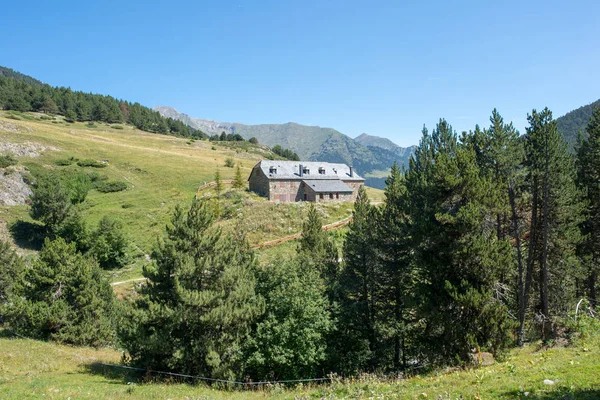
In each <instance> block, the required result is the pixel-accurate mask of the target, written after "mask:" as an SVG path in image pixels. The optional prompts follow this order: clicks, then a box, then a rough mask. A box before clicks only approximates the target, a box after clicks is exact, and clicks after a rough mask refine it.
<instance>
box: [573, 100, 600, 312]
mask: <svg viewBox="0 0 600 400" xmlns="http://www.w3.org/2000/svg"><path fill="white" fill-rule="evenodd" d="M586 133H587V139H583V138H580V144H579V146H578V150H577V155H578V159H577V183H578V185H579V187H580V189H581V190H582V192H583V194H584V197H585V203H584V205H585V208H584V213H583V215H584V220H583V221H582V223H581V232H582V233H583V235H584V240H583V241H582V242H581V244H580V246H579V254H580V256H581V259H582V263H583V266H584V271H583V273H584V277H583V282H581V283H580V285H579V286H580V291H581V292H583V293H584V294H585V295H586V296H588V297H589V299H590V300H592V301H594V302H595V301H598V290H597V286H598V277H599V276H600V201H599V199H600V108H595V109H594V112H593V114H592V118H591V119H590V121H589V122H588V124H587V127H586ZM581 289H582V290H581Z"/></svg>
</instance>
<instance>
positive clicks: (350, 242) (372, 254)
mask: <svg viewBox="0 0 600 400" xmlns="http://www.w3.org/2000/svg"><path fill="white" fill-rule="evenodd" d="M377 222H378V215H377V210H376V209H374V208H373V206H371V204H370V201H369V197H368V195H367V191H366V190H365V188H364V187H363V186H361V187H360V188H359V189H358V195H357V198H356V201H355V203H354V212H353V215H352V221H351V222H350V224H348V233H347V234H346V240H345V241H344V248H343V259H344V269H343V272H342V274H341V277H340V292H341V299H342V300H341V308H342V310H341V315H342V316H341V318H340V319H341V324H342V328H341V329H342V332H343V335H344V338H343V342H344V346H343V347H342V349H341V351H340V352H341V353H342V358H343V364H344V365H346V368H349V369H350V372H356V371H358V370H362V369H364V368H369V369H371V370H373V369H374V367H375V364H376V362H375V353H376V350H377V347H378V339H379V337H378V336H379V334H380V333H379V332H378V326H377V318H378V315H377V314H378V312H379V311H380V309H379V307H380V306H381V304H380V303H379V301H380V296H379V285H380V282H379V270H378V260H377V252H376V229H377ZM352 370H354V371H352Z"/></svg>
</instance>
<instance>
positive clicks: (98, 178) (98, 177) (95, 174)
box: [87, 171, 108, 182]
mask: <svg viewBox="0 0 600 400" xmlns="http://www.w3.org/2000/svg"><path fill="white" fill-rule="evenodd" d="M87 175H88V176H89V177H90V180H91V181H92V182H98V181H105V180H107V179H108V176H106V175H100V174H99V173H98V172H96V171H90V172H88V174H87Z"/></svg>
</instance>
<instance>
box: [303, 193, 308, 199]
mask: <svg viewBox="0 0 600 400" xmlns="http://www.w3.org/2000/svg"><path fill="white" fill-rule="evenodd" d="M306 200H308V196H307V195H306V193H304V201H306Z"/></svg>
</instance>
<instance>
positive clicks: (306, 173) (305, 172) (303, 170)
mask: <svg viewBox="0 0 600 400" xmlns="http://www.w3.org/2000/svg"><path fill="white" fill-rule="evenodd" d="M302 174H303V175H310V169H308V168H302Z"/></svg>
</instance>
